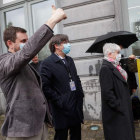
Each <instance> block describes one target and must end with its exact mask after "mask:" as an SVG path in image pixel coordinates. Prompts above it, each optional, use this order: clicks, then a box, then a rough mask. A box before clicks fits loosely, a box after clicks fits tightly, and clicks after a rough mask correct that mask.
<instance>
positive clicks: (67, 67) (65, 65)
mask: <svg viewBox="0 0 140 140" xmlns="http://www.w3.org/2000/svg"><path fill="white" fill-rule="evenodd" d="M64 61H65V64H64V62H63V61H62V59H61V63H62V64H63V66H64V67H65V68H66V70H67V72H68V73H69V78H70V80H71V81H72V76H71V73H70V69H69V66H68V63H67V60H66V59H64Z"/></svg>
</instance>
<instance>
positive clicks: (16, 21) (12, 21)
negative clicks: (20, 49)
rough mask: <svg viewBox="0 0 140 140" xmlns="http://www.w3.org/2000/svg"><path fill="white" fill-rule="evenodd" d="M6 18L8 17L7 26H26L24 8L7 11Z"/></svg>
mask: <svg viewBox="0 0 140 140" xmlns="http://www.w3.org/2000/svg"><path fill="white" fill-rule="evenodd" d="M13 15H14V16H13ZM5 19H6V28H7V27H9V26H16V27H21V28H25V20H24V9H23V8H19V9H16V10H12V11H8V12H5Z"/></svg>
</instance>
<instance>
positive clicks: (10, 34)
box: [3, 26, 27, 48]
mask: <svg viewBox="0 0 140 140" xmlns="http://www.w3.org/2000/svg"><path fill="white" fill-rule="evenodd" d="M18 32H21V33H26V32H27V31H26V30H25V29H23V28H20V27H14V26H10V27H9V28H7V29H5V31H4V32H3V40H4V42H5V45H6V46H7V48H9V46H8V45H7V41H8V40H10V41H12V42H14V43H15V41H16V38H17V33H18Z"/></svg>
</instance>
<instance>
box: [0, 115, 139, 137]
mask: <svg viewBox="0 0 140 140" xmlns="http://www.w3.org/2000/svg"><path fill="white" fill-rule="evenodd" d="M3 121H4V116H1V117H0V127H1V125H2V123H3ZM134 124H135V133H136V139H137V140H140V120H138V121H134ZM92 125H98V126H99V127H100V129H99V130H98V131H94V130H90V127H91V126H92ZM54 133H55V132H54V129H53V128H49V137H48V140H53V137H54ZM0 140H5V137H2V136H1V134H0ZM82 140H104V134H103V126H102V122H101V121H85V123H84V125H82Z"/></svg>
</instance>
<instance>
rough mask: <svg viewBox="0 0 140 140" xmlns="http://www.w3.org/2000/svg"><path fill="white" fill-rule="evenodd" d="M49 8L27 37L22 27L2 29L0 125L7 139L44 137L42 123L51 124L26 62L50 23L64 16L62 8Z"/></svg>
mask: <svg viewBox="0 0 140 140" xmlns="http://www.w3.org/2000/svg"><path fill="white" fill-rule="evenodd" d="M52 8H53V12H52V16H51V18H50V19H49V20H48V21H47V22H46V23H45V24H44V25H42V26H41V27H40V28H39V29H38V30H37V31H36V32H35V34H34V35H33V36H32V37H31V38H29V39H28V36H27V34H26V30H25V29H22V28H19V27H13V26H12V27H9V28H7V29H6V30H5V31H4V42H5V45H6V46H7V48H8V53H5V54H2V55H1V56H0V87H1V89H2V91H3V93H4V95H5V97H6V101H7V109H6V115H5V121H4V124H3V125H2V135H3V136H6V137H7V140H46V139H47V125H46V124H47V123H51V116H49V115H46V114H47V113H46V112H48V107H47V102H46V99H45V97H44V95H43V92H42V89H41V86H42V83H41V78H40V76H39V74H38V73H37V72H36V71H35V70H34V69H32V67H30V65H29V64H28V63H29V62H30V61H31V59H32V58H33V57H34V56H35V55H37V53H38V52H39V51H40V50H41V49H42V48H43V47H44V46H45V45H46V43H47V42H48V41H49V40H50V39H51V37H52V36H53V31H52V29H53V28H54V26H55V25H56V24H57V23H58V22H60V21H61V20H63V19H66V18H67V17H66V15H65V13H64V11H63V10H62V9H57V10H55V6H52ZM45 116H46V117H45ZM45 120H46V121H47V123H46V121H45Z"/></svg>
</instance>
